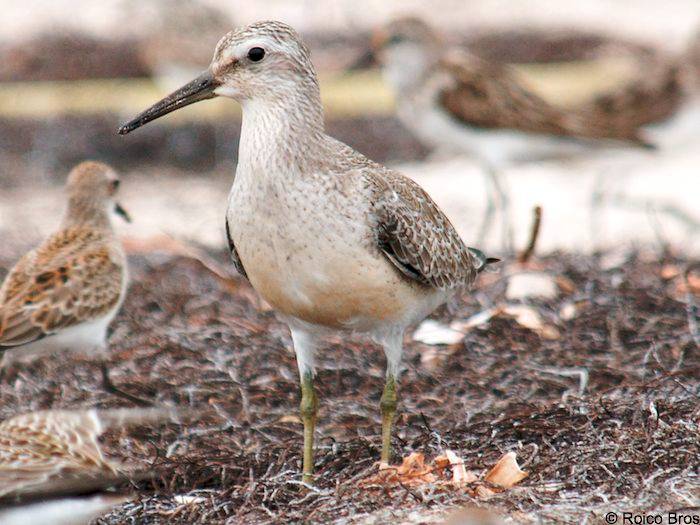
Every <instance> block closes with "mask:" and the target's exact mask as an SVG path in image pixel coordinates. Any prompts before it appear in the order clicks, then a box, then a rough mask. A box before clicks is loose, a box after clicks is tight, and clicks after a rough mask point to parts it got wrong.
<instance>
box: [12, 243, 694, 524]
mask: <svg viewBox="0 0 700 525" xmlns="http://www.w3.org/2000/svg"><path fill="white" fill-rule="evenodd" d="M213 257H214V258H215V259H217V260H219V262H220V263H221V265H222V267H224V268H227V267H228V266H227V261H226V258H225V255H223V254H214V255H213ZM4 262H5V263H9V262H10V261H4ZM131 262H132V275H133V283H132V285H131V289H130V291H129V295H128V298H127V301H126V303H125V307H124V309H123V311H122V313H121V314H120V316H119V317H118V319H117V321H116V322H115V324H114V333H113V334H112V337H111V340H110V341H111V347H112V350H111V353H110V360H111V361H110V363H109V368H110V374H111V378H112V381H113V382H114V383H115V384H117V385H118V386H119V388H121V389H123V390H125V391H127V392H129V393H130V394H133V395H136V396H139V397H143V398H148V399H152V400H154V401H157V402H162V403H171V404H177V405H182V406H190V407H200V408H201V417H200V418H195V419H194V421H187V423H186V424H183V425H180V426H178V425H175V424H169V425H167V426H162V427H159V428H154V429H150V430H149V429H145V430H139V431H137V432H135V433H134V432H132V433H131V434H128V435H127V434H121V433H119V434H109V435H108V436H107V437H106V446H107V448H108V450H110V451H111V452H112V454H114V455H117V456H120V457H122V458H125V459H128V460H130V461H145V462H147V463H148V464H150V465H152V470H153V471H155V472H156V476H155V479H154V480H150V481H142V482H139V483H138V484H137V485H136V489H137V493H138V497H137V498H135V499H133V500H131V501H130V502H128V503H125V504H124V505H122V506H120V507H118V508H117V509H116V510H115V511H114V512H113V513H111V514H110V515H108V516H106V517H104V518H103V519H101V520H99V523H101V524H117V523H125V522H129V520H136V521H137V522H139V523H166V522H167V523H201V524H204V523H207V524H210V523H224V522H228V523H300V522H312V523H387V522H394V523H399V522H405V521H410V520H413V518H410V519H409V518H408V517H407V514H406V513H407V512H409V511H410V512H414V513H415V512H418V513H421V512H424V513H426V515H434V513H435V512H436V511H439V510H445V511H447V510H448V509H451V508H453V507H454V506H462V505H469V504H477V505H479V506H482V507H483V506H487V507H488V508H491V509H493V510H495V511H496V512H497V513H499V514H501V515H510V516H511V517H513V519H514V520H515V521H516V522H524V523H527V522H529V521H531V520H534V519H535V517H540V518H541V519H543V520H545V521H558V522H569V523H579V522H581V520H582V519H583V518H584V517H586V516H588V517H589V518H595V517H598V518H599V517H601V516H603V515H604V514H605V512H607V511H610V510H621V511H622V510H625V511H635V510H637V511H641V510H649V509H657V510H658V509H664V510H670V509H674V508H681V507H689V506H693V505H697V501H698V498H699V497H700V481H699V477H698V476H699V475H700V472H698V471H699V465H700V463H699V459H698V458H700V444H699V440H698V432H699V428H698V423H699V421H700V403H699V401H700V398H699V396H700V381H699V380H698V378H699V377H700V349H699V348H698V342H699V341H700V336H699V335H698V333H697V330H698V328H697V326H698V322H697V302H698V298H697V297H696V296H694V295H692V293H690V292H689V290H691V289H692V288H690V287H688V286H685V287H683V286H682V285H681V284H682V283H681V280H682V279H684V275H685V273H684V268H686V266H687V262H686V261H683V260H677V259H671V258H669V259H668V260H664V261H657V260H653V262H648V260H645V259H644V258H642V257H639V256H634V255H633V256H631V257H630V258H629V259H628V260H627V262H626V263H625V264H624V265H622V266H621V267H619V268H614V269H612V270H607V271H603V270H601V269H600V267H599V266H598V264H597V261H596V260H595V259H594V258H585V257H573V256H565V255H557V256H556V257H552V258H548V259H545V260H543V261H541V264H542V267H543V268H544V269H546V271H548V272H552V273H555V274H556V275H560V276H562V277H565V278H566V279H567V280H568V281H569V282H570V283H572V285H573V288H572V289H571V291H569V292H561V293H560V294H559V296H558V297H557V298H556V299H553V300H537V301H532V302H531V303H530V304H531V306H533V307H534V308H536V309H537V311H538V312H539V314H540V315H541V316H542V317H543V318H544V319H545V320H546V321H547V322H548V323H551V324H552V325H555V326H557V328H558V330H559V333H560V337H559V338H553V339H547V338H542V337H540V336H539V335H538V334H537V333H535V332H533V331H531V330H529V329H527V328H524V327H522V326H520V325H518V324H517V322H516V321H515V319H513V318H511V317H507V316H495V317H493V318H492V319H491V320H490V321H489V322H488V323H487V324H486V325H483V326H478V327H476V328H473V329H471V330H469V331H468V332H467V333H466V336H465V338H464V339H463V341H462V342H461V343H458V344H456V345H452V346H446V347H440V348H439V349H438V352H437V355H436V357H435V359H434V361H433V362H432V369H431V370H430V371H427V370H426V369H425V368H424V367H422V366H421V364H420V362H421V355H422V354H423V353H424V352H425V351H426V350H428V349H429V347H428V346H426V345H423V344H421V343H416V342H409V338H407V343H406V345H407V347H406V354H405V363H406V371H405V373H404V374H403V375H402V377H401V385H400V408H399V410H400V414H399V417H398V421H397V424H396V432H395V437H394V443H393V444H394V450H395V454H396V456H395V457H396V458H397V459H395V463H397V464H398V463H399V462H400V461H399V458H402V457H408V456H409V455H410V454H411V453H420V454H423V455H424V456H425V457H426V458H430V461H431V462H432V461H436V462H437V461H442V464H443V468H445V467H447V463H445V460H444V459H440V458H439V456H441V455H443V456H444V455H445V453H446V450H451V451H454V453H455V454H456V456H457V457H458V458H461V459H462V460H463V461H464V467H465V468H466V471H468V472H475V473H477V474H478V475H479V477H480V478H481V479H483V475H484V474H485V473H486V472H487V470H488V469H490V468H491V467H492V466H493V465H494V464H495V463H496V462H497V461H498V460H499V458H501V457H502V456H503V455H504V454H505V453H507V452H509V451H514V452H516V453H517V456H518V462H519V463H520V466H521V467H522V468H523V470H525V471H527V472H528V473H529V475H528V477H527V478H525V479H524V480H522V481H520V482H519V483H518V484H517V485H515V486H514V487H512V488H510V489H508V490H505V491H503V492H497V491H496V490H492V491H491V492H493V494H489V496H490V497H489V498H488V499H487V500H483V499H481V498H479V496H478V494H477V495H476V496H475V495H473V494H472V493H471V492H470V491H468V490H457V489H450V490H446V489H445V487H441V486H440V485H439V484H437V483H430V482H427V483H420V484H418V485H417V486H409V485H406V484H404V483H394V484H386V485H383V486H382V485H380V486H377V487H375V488H371V487H368V486H366V483H365V484H363V483H362V481H363V480H366V479H368V478H371V476H373V475H374V474H376V468H377V466H376V461H377V460H378V458H379V450H378V447H379V435H378V434H379V430H380V414H379V396H380V393H381V388H382V382H383V374H384V371H383V358H382V355H381V351H380V350H379V349H378V348H376V347H374V346H372V345H370V344H369V343H367V342H365V341H363V340H361V339H355V338H349V337H344V336H338V337H337V338H335V339H334V340H332V341H330V342H329V344H328V347H327V348H326V349H325V350H324V351H323V353H322V354H321V356H320V360H319V361H320V362H319V365H320V366H319V376H318V381H317V385H318V390H319V395H320V400H321V409H320V414H319V415H320V419H319V426H318V438H319V439H318V450H317V456H316V458H317V459H316V461H317V478H316V485H315V487H314V488H312V489H305V488H304V487H301V486H300V475H299V470H300V450H301V443H302V437H301V425H300V423H299V421H298V419H297V418H296V417H295V415H296V411H297V407H298V402H299V397H298V381H297V371H296V365H295V362H294V355H293V353H292V351H291V347H290V341H289V335H288V333H287V330H286V328H285V326H284V325H283V324H282V323H280V322H279V321H278V320H276V318H275V316H274V314H273V313H272V312H269V311H264V310H262V311H261V309H260V308H259V303H258V300H257V298H256V296H255V294H254V293H253V292H252V290H251V289H250V288H249V286H248V285H247V284H246V283H245V282H244V281H243V280H241V279H239V278H237V277H233V278H232V280H231V281H230V282H228V284H227V285H225V283H223V282H222V278H221V276H218V275H214V274H212V273H211V271H209V270H208V269H207V267H206V266H203V265H202V264H200V263H198V262H197V261H195V260H193V259H191V258H188V257H183V256H172V255H164V254H160V255H159V254H149V255H145V256H144V255H138V256H134V257H132V261H131ZM668 265H673V266H674V267H677V268H679V271H678V272H669V271H667V270H666V271H664V270H663V269H664V267H665V266H668ZM504 289H505V283H504V282H503V280H502V279H501V277H500V276H499V275H498V274H487V275H485V276H484V278H483V279H482V280H481V283H480V286H479V289H478V290H477V291H476V292H475V293H474V294H470V295H465V296H464V297H463V298H462V300H460V301H458V302H456V303H455V304H454V305H452V306H451V307H450V308H448V309H444V310H443V311H442V312H441V313H438V314H437V315H436V317H437V318H439V319H442V320H453V319H456V318H464V319H466V318H467V317H469V316H470V315H473V314H475V313H476V312H478V311H481V310H484V309H486V308H489V307H492V306H494V305H496V304H498V303H499V302H500V301H501V299H502V297H503V293H504ZM565 303H573V304H575V305H576V310H575V313H574V314H573V315H572V316H571V317H569V316H568V315H567V319H561V318H560V317H559V316H558V312H560V311H561V309H562V306H563V305H564V304H565ZM448 310H450V311H448ZM0 396H2V404H1V405H0V418H2V419H4V418H6V417H9V416H11V415H14V414H16V413H19V412H25V411H28V410H34V409H43V408H49V407H51V408H69V407H70V408H74V407H79V406H87V405H99V406H102V407H111V406H119V405H126V404H128V403H127V402H126V401H124V400H121V399H119V398H117V397H114V396H113V395H110V394H107V393H106V392H104V391H103V390H102V389H101V381H100V374H99V371H98V366H96V365H95V364H94V363H90V362H87V361H80V362H77V361H70V360H67V359H66V357H65V356H52V357H50V358H46V359H43V360H41V361H38V362H36V363H34V364H32V365H30V366H23V367H18V368H11V369H8V370H5V371H4V373H3V377H2V380H1V381H0ZM448 462H449V460H448ZM449 468H451V467H449ZM491 488H492V489H495V486H492V487H491ZM413 516H415V515H413ZM414 521H415V520H414ZM419 521H420V520H419Z"/></svg>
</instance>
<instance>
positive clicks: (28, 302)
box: [0, 230, 123, 349]
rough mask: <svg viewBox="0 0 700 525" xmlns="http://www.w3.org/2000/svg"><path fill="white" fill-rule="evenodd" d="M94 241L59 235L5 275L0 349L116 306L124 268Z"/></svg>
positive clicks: (78, 233)
mask: <svg viewBox="0 0 700 525" xmlns="http://www.w3.org/2000/svg"><path fill="white" fill-rule="evenodd" d="M98 241H99V239H96V238H94V234H93V233H91V232H88V231H85V230H70V231H62V232H61V233H59V234H56V235H54V236H52V237H50V238H49V239H48V240H47V241H46V243H44V244H43V245H42V246H41V247H40V248H38V249H37V250H36V251H35V252H34V253H33V254H31V257H30V258H28V259H22V260H21V261H20V263H19V264H18V265H17V266H16V267H15V268H13V269H12V270H11V271H10V274H9V275H8V277H7V279H6V283H5V285H3V294H2V295H3V297H4V301H3V302H2V303H1V304H0V349H2V348H7V347H14V346H19V345H23V344H26V343H30V342H32V341H36V340H38V339H41V338H42V337H44V336H46V335H49V334H52V333H55V332H56V331H58V330H60V329H62V328H66V327H69V326H72V325H75V324H78V323H80V322H83V321H87V320H91V319H96V318H99V317H101V316H102V315H105V314H107V313H108V312H109V311H110V310H111V309H112V308H114V306H116V305H117V303H118V302H119V298H120V294H121V287H122V275H123V273H122V272H123V267H122V266H121V264H120V262H119V261H117V260H115V257H114V254H113V253H112V252H111V251H110V249H109V247H108V245H107V244H106V243H101V242H98Z"/></svg>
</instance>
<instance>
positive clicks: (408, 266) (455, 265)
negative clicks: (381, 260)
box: [366, 170, 477, 290]
mask: <svg viewBox="0 0 700 525" xmlns="http://www.w3.org/2000/svg"><path fill="white" fill-rule="evenodd" d="M366 181H367V184H368V185H369V186H370V188H371V195H372V206H373V216H374V220H375V233H376V242H377V245H378V246H379V249H380V250H381V251H382V252H383V253H384V255H385V256H386V257H387V258H388V259H389V260H390V261H391V262H392V263H393V264H394V265H395V266H396V267H397V268H398V269H399V270H400V271H401V273H403V274H404V275H406V276H407V277H409V278H410V279H412V280H414V281H417V282H419V283H421V284H424V285H427V286H432V287H435V288H439V289H443V290H450V289H456V288H461V287H468V286H469V285H471V284H472V283H473V282H474V279H475V278H476V274H477V262H476V261H475V260H474V258H473V256H472V255H471V253H470V252H469V250H468V248H467V247H466V246H465V245H464V243H463V242H462V239H461V238H460V236H459V234H458V233H457V231H456V230H455V228H454V226H453V225H452V223H450V221H449V219H448V218H447V217H446V216H445V214H444V213H443V212H442V211H441V210H440V208H438V206H437V205H436V204H435V203H434V202H433V200H432V199H431V198H430V196H429V195H428V194H427V193H426V192H425V191H424V190H423V189H422V188H421V187H420V186H419V185H418V184H416V183H415V182H413V181H412V180H411V179H409V178H407V177H404V176H403V175H401V174H399V173H395V172H391V171H388V170H386V171H372V172H371V173H369V174H367V176H366Z"/></svg>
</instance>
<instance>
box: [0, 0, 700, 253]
mask: <svg viewBox="0 0 700 525" xmlns="http://www.w3.org/2000/svg"><path fill="white" fill-rule="evenodd" d="M405 15H416V16H419V17H421V18H424V19H425V20H427V21H428V22H430V23H431V24H432V25H433V26H434V27H436V28H437V29H438V30H439V31H441V32H443V33H444V36H445V38H446V41H447V42H449V43H450V45H462V46H466V47H467V48H468V49H470V50H471V51H472V52H473V53H475V54H477V55H478V56H481V57H483V58H486V59H489V60H493V61H497V62H503V63H508V64H512V65H513V67H514V68H515V70H516V71H517V72H518V75H519V76H520V77H521V78H522V80H523V82H525V83H526V85H528V86H529V87H531V88H532V90H533V91H535V92H536V93H538V94H540V95H542V96H543V97H545V98H546V99H547V100H549V101H551V102H552V103H554V104H557V105H561V106H564V107H567V106H574V105H577V104H581V103H585V101H586V100H589V99H591V98H592V97H595V96H600V95H601V94H603V95H604V94H605V93H609V92H614V91H615V90H616V89H621V88H622V87H624V86H626V85H630V84H632V85H633V84H634V83H635V82H642V81H644V80H645V79H646V80H649V78H648V77H649V76H650V75H652V71H656V70H657V69H658V68H656V67H651V64H654V65H658V64H664V63H666V62H668V63H675V62H674V61H678V60H680V61H681V62H682V63H683V64H684V65H687V66H688V69H692V67H691V66H692V64H690V63H689V59H688V58H687V57H688V56H690V55H688V54H687V53H686V52H687V50H688V49H689V46H691V44H692V43H693V41H694V39H695V38H696V34H697V31H698V28H699V27H700V4H698V2H697V0H671V1H669V2H658V1H656V0H588V1H587V2H577V1H561V0H537V1H526V0H470V1H469V2H464V1H433V2H423V1H417V0H416V1H408V2H407V1H402V2H398V1H385V0H383V1H379V0H374V1H372V0H352V1H350V0H336V1H332V2H321V1H313V0H307V1H304V2H296V1H289V0H273V1H268V2H264V3H263V2H238V1H225V0H170V1H166V0H100V1H97V0H71V1H70V2H68V1H65V0H25V1H23V2H4V3H3V16H2V17H0V188H1V191H0V242H2V243H3V246H5V247H6V249H5V250H4V251H3V253H2V255H1V257H2V259H3V261H1V262H5V263H7V262H9V261H11V260H13V259H14V258H15V257H16V256H17V255H18V254H20V253H21V252H22V250H24V249H26V248H28V247H29V246H31V245H32V244H33V243H35V242H36V241H37V240H38V239H39V238H41V237H42V236H43V235H44V234H45V233H46V232H48V231H49V230H50V229H51V228H52V227H53V226H54V225H55V224H56V222H57V220H58V218H59V216H60V213H61V210H62V207H63V194H62V185H63V182H64V180H65V177H66V174H67V172H68V170H69V169H70V168H71V166H72V165H74V164H75V163H77V162H79V161H81V160H83V159H86V158H92V159H99V160H103V161H106V162H109V163H111V164H113V165H114V166H115V167H116V168H117V169H118V170H120V171H121V172H122V173H123V175H124V184H123V192H124V196H123V198H122V200H123V204H124V206H125V207H126V208H128V209H129V211H130V212H131V214H132V216H133V217H134V219H135V220H134V223H133V224H132V225H129V226H126V225H125V226H123V228H124V232H125V234H126V235H128V236H131V237H136V238H149V237H151V236H154V235H160V234H167V235H169V236H173V237H176V238H178V239H182V240H186V241H188V242H192V243H196V244H198V245H202V246H204V247H206V248H210V249H220V248H222V247H223V246H224V241H223V239H224V237H223V221H222V217H223V212H224V209H225V206H226V195H227V192H228V187H229V186H230V183H231V180H232V177H233V172H234V169H235V162H236V153H237V151H236V150H237V142H238V135H239V124H240V110H239V108H238V106H237V104H236V103H234V102H233V101H231V100H224V99H217V100H213V101H208V102H206V103H204V104H197V105H195V106H192V107H189V108H186V109H184V110H182V111H179V112H177V113H176V114H173V115H169V116H168V117H167V118H164V119H161V120H158V121H157V122H155V123H153V124H151V125H149V126H147V127H145V128H143V129H140V130H138V131H137V132H135V133H133V134H130V135H128V136H126V137H120V136H118V135H117V134H116V129H117V127H118V125H119V124H120V123H121V122H123V121H125V120H127V119H128V118H131V117H133V116H134V115H135V114H136V113H138V112H140V111H141V110H142V109H144V108H146V107H147V106H149V105H150V104H151V103H153V102H154V101H156V100H158V99H159V98H161V97H162V96H164V95H165V94H167V93H168V92H169V91H171V90H172V89H174V88H176V87H178V86H179V85H181V84H182V83H184V82H186V81H188V80H190V79H191V78H193V77H194V76H195V75H196V74H198V72H200V71H201V70H203V69H204V68H205V67H206V66H207V65H208V63H209V60H210V57H211V55H212V52H213V49H214V46H215V45H216V43H217V41H218V40H219V38H220V37H221V36H222V35H223V34H225V33H226V32H227V31H228V30H230V29H231V28H233V27H236V26H239V25H243V24H247V23H250V22H252V21H255V20H260V19H279V20H282V21H285V22H287V23H290V24H291V25H293V26H294V27H296V28H297V29H298V30H299V31H300V32H301V33H302V34H303V36H304V37H305V39H306V40H307V43H308V44H309V45H310V47H311V49H312V54H313V59H314V62H315V64H316V67H317V70H318V71H319V74H320V77H321V82H322V93H323V100H324V104H325V107H326V119H327V127H328V132H329V133H330V134H331V135H334V136H336V137H337V138H339V139H340V140H343V141H345V142H347V143H349V144H350V145H352V146H354V147H355V148H357V149H359V150H360V151H361V152H363V153H364V154H366V155H368V156H369V157H371V158H373V159H375V160H377V161H380V162H385V163H388V164H390V165H392V166H394V167H397V168H398V169H400V170H402V171H403V172H404V173H406V174H407V175H409V176H411V177H413V178H415V179H416V180H418V181H419V182H420V183H421V184H422V185H423V186H424V187H425V188H426V189H427V190H428V191H429V192H430V193H431V195H433V197H434V198H435V200H436V201H437V202H438V203H439V204H440V205H441V206H442V207H443V208H444V209H445V211H446V212H447V214H448V215H449V216H450V218H451V219H452V220H453V222H454V223H455V224H456V226H457V228H458V229H459V231H460V233H461V234H462V235H463V237H464V238H465V240H466V241H467V242H468V243H469V242H474V241H473V239H474V237H475V235H476V229H477V226H478V223H479V221H480V218H481V216H482V215H483V210H484V208H485V199H486V197H485V195H486V188H485V187H484V180H483V177H481V176H480V174H479V172H480V167H479V165H478V164H477V163H476V162H474V160H473V159H470V158H469V157H467V156H463V155H462V156H459V155H458V156H454V155H453V156H445V155H440V154H437V153H436V152H432V151H431V150H430V149H429V148H428V147H427V146H426V145H425V144H421V142H419V140H417V139H416V138H415V137H414V136H413V135H412V134H411V132H410V131H409V130H408V129H406V128H405V127H404V126H403V125H402V124H401V123H400V122H399V120H398V119H397V118H396V116H395V112H394V94H393V93H392V91H391V89H390V88H389V87H388V86H387V85H386V83H385V82H384V81H383V80H382V76H381V73H380V71H379V70H378V69H372V68H370V69H366V70H362V71H353V72H348V71H346V69H347V67H348V66H349V65H350V64H352V63H354V62H355V60H356V59H357V57H359V56H361V55H362V54H363V53H364V52H365V51H366V50H367V48H368V46H369V39H370V35H371V32H372V30H373V29H374V28H376V27H377V26H378V25H380V24H382V23H385V22H387V21H388V20H390V19H392V18H394V17H396V16H405ZM679 57H682V58H679ZM652 80H653V79H652ZM691 84H692V82H691ZM695 98H696V97H695V95H694V93H693V90H692V89H690V88H689V89H688V90H687V94H684V99H683V103H682V104H679V108H681V107H682V110H681V109H678V112H677V113H678V115H681V114H682V118H680V117H679V118H676V117H678V115H676V114H674V115H672V116H673V119H669V120H674V126H663V127H659V129H656V128H653V127H652V128H650V129H649V130H648V132H649V134H650V136H652V137H653V138H654V141H655V142H657V143H658V144H660V146H661V147H660V148H659V150H658V151H654V152H648V151H639V150H634V149H619V150H615V149H608V148H606V149H601V150H591V151H589V152H587V153H586V154H585V155H580V156H578V157H575V158H567V159H563V160H562V159H556V160H545V161H541V162H534V163H528V164H527V165H522V166H516V167H513V168H511V169H508V170H507V171H506V173H504V174H503V177H504V185H505V186H506V187H507V188H508V191H509V194H510V195H511V198H512V216H511V219H512V221H513V226H514V230H515V240H516V246H519V247H521V246H523V245H524V244H525V243H526V240H527V237H528V232H529V230H530V225H531V221H532V209H533V207H534V206H536V205H541V206H542V208H543V223H542V231H541V235H540V240H539V245H538V248H539V250H540V251H541V252H551V251H555V250H566V251H573V252H585V253H590V252H593V251H598V250H613V249H614V250H621V249H626V248H628V247H629V246H631V245H632V246H640V245H643V246H649V247H651V248H652V249H657V248H663V249H672V250H679V251H681V252H683V253H684V254H686V255H691V256H692V255H697V254H698V253H699V252H700V242H698V241H699V237H700V206H698V201H699V198H700V177H698V167H699V166H700V147H699V146H700V133H699V131H700V112H698V111H697V109H695V104H694V101H695ZM649 103H650V104H654V103H655V102H654V101H653V100H652V101H650V102H649ZM676 120H677V121H678V122H676ZM668 128H671V129H668ZM484 243H485V245H484V247H485V248H487V249H492V250H498V249H499V248H500V245H499V244H498V243H497V241H496V240H495V239H491V238H487V239H486V240H485V241H484Z"/></svg>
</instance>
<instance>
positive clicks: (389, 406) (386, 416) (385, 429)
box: [379, 374, 397, 465]
mask: <svg viewBox="0 0 700 525" xmlns="http://www.w3.org/2000/svg"><path fill="white" fill-rule="evenodd" d="M396 400H397V397H396V377H394V375H392V374H387V376H386V383H385V384H384V392H383V393H382V399H381V401H380V402H379V406H380V407H381V409H382V456H381V462H380V465H388V464H389V460H390V459H391V425H392V423H393V422H394V416H395V415H396Z"/></svg>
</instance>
